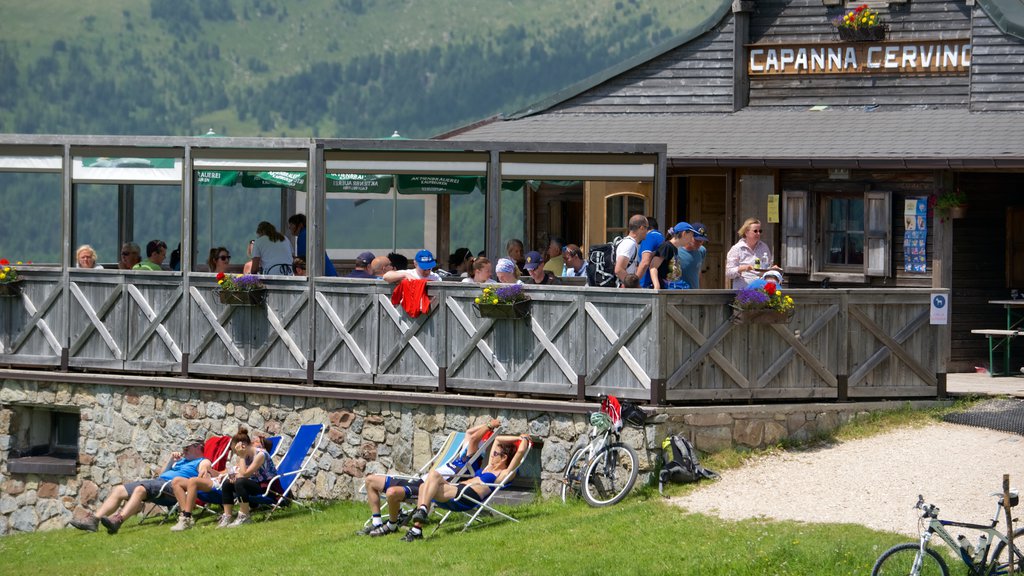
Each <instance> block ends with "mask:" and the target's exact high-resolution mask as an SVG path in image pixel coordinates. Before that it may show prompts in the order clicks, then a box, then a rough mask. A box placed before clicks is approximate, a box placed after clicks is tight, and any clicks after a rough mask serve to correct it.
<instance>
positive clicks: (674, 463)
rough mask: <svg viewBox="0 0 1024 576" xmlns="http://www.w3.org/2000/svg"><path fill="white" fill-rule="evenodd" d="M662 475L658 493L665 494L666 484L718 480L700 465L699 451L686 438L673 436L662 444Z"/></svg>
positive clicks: (715, 475) (716, 475) (715, 474)
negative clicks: (707, 479) (704, 479)
mask: <svg viewBox="0 0 1024 576" xmlns="http://www.w3.org/2000/svg"><path fill="white" fill-rule="evenodd" d="M661 452H662V459H663V460H664V463H663V466H662V467H661V474H659V475H658V492H662V493H663V487H664V484H665V482H676V483H680V484H688V483H690V482H696V481H698V480H700V479H701V478H718V477H719V476H718V474H717V473H715V472H712V471H711V470H708V469H707V468H705V467H703V466H701V465H700V462H699V461H698V460H697V450H695V449H694V447H693V444H691V443H690V441H689V440H687V439H686V437H685V436H682V435H679V434H673V435H672V436H669V437H668V438H665V440H664V441H663V442H662V443H661Z"/></svg>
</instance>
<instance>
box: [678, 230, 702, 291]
mask: <svg viewBox="0 0 1024 576" xmlns="http://www.w3.org/2000/svg"><path fill="white" fill-rule="evenodd" d="M679 224H685V227H684V229H683V232H684V234H683V246H682V247H681V248H680V249H679V255H678V256H677V258H678V259H679V270H680V272H682V277H683V280H684V281H686V283H687V284H689V285H690V288H694V289H696V288H700V272H701V270H702V269H703V268H704V258H705V257H706V256H707V254H708V249H707V248H705V247H704V243H705V242H707V241H708V233H707V228H705V227H704V225H703V224H701V223H700V222H694V223H693V224H686V222H680V223H679ZM679 224H677V226H678V225H679Z"/></svg>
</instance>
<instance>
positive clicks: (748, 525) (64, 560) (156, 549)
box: [0, 489, 905, 576]
mask: <svg viewBox="0 0 1024 576" xmlns="http://www.w3.org/2000/svg"><path fill="white" fill-rule="evenodd" d="M515 514H516V515H517V516H518V517H519V518H520V520H521V522H520V523H518V524H513V523H510V522H502V523H494V524H492V525H489V526H481V527H477V528H474V529H472V530H470V531H469V532H466V533H459V532H458V530H457V528H456V527H455V526H453V527H451V528H449V527H447V526H446V527H445V528H444V529H442V530H441V531H440V532H438V533H437V534H435V535H434V536H432V537H428V538H427V539H425V540H422V541H419V542H414V543H406V542H402V541H400V540H399V536H389V537H384V538H369V537H365V536H356V535H355V530H356V529H358V528H359V527H361V526H362V522H363V521H364V520H365V518H366V507H365V505H364V504H360V503H353V502H346V503H337V504H332V505H330V506H326V507H324V508H322V509H320V510H318V511H316V512H312V513H311V512H307V511H305V510H301V509H295V510H288V511H286V512H285V513H283V514H280V515H278V516H275V517H274V518H273V519H272V520H270V521H269V522H257V523H255V524H251V525H247V526H243V527H240V528H236V529H231V530H216V529H214V527H213V525H214V522H215V520H214V519H213V518H212V517H210V516H207V517H206V518H204V519H202V520H201V521H200V522H199V524H198V526H197V527H196V528H195V529H193V530H191V531H188V532H184V533H171V532H170V531H169V529H170V525H171V524H170V523H168V524H164V525H160V526H158V525H156V524H152V525H151V524H149V523H147V524H144V525H142V526H139V525H138V524H137V523H136V521H135V520H132V521H130V522H129V523H128V524H127V525H126V527H124V528H122V530H121V532H120V533H118V534H117V535H115V536H110V535H108V534H106V533H105V532H104V531H103V530H102V528H101V530H100V532H98V533H95V534H93V533H87V532H80V531H77V530H74V529H73V528H67V529H64V530H58V531H52V532H46V533H34V534H19V535H14V536H8V537H4V538H0V558H2V563H0V566H2V569H0V573H3V574H61V575H67V574H187V573H197V572H204V573H216V574H331V575H334V574H348V573H361V574H363V573H364V574H426V573H431V574H452V575H454V574H487V575H488V576H490V575H493V574H601V575H604V574H702V575H703V574H731V575H735V574H758V575H760V574H833V575H837V574H866V573H868V572H869V571H870V569H871V566H872V564H873V563H874V561H875V559H876V558H877V557H878V556H879V554H881V552H882V551H883V550H885V549H886V548H888V547H889V546H890V545H892V544H894V543H896V542H899V541H903V540H905V538H904V537H901V536H897V535H893V534H884V533H879V532H874V531H871V530H868V529H867V528H864V527H860V526H856V525H852V524H851V525H810V524H799V523H793V522H762V521H750V522H726V521H722V520H718V519H714V518H710V517H707V516H702V515H697V514H689V513H687V512H685V511H684V510H681V509H679V508H676V507H674V506H670V505H667V504H666V503H665V501H664V500H663V499H662V498H661V497H659V496H658V495H657V492H656V491H654V490H651V489H644V490H638V491H634V493H633V494H632V495H631V496H630V497H629V498H627V499H626V500H625V501H623V502H622V503H621V504H619V505H617V506H614V507H611V508H604V509H593V508H589V507H587V506H586V505H585V504H583V503H581V502H576V503H573V504H570V505H563V504H562V503H561V502H560V501H557V500H552V501H545V502H542V503H537V504H531V505H526V506H520V507H518V508H516V509H515ZM850 520H851V521H853V520H856V519H855V518H851V519H850ZM428 534H429V527H428Z"/></svg>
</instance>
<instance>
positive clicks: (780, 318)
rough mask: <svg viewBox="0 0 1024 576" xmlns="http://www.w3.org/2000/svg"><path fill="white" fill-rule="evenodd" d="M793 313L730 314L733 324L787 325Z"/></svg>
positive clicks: (777, 311) (763, 311)
mask: <svg viewBox="0 0 1024 576" xmlns="http://www.w3.org/2000/svg"><path fill="white" fill-rule="evenodd" d="M792 319H793V312H783V311H781V310H771V309H765V310H736V311H735V312H733V314H732V318H731V320H732V323H733V324H789V321H790V320H792Z"/></svg>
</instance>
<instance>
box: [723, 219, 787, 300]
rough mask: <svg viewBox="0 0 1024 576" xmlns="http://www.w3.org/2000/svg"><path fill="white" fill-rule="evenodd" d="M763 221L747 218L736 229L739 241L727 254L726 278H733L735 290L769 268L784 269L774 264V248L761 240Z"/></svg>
mask: <svg viewBox="0 0 1024 576" xmlns="http://www.w3.org/2000/svg"><path fill="white" fill-rule="evenodd" d="M761 231H762V228H761V221H760V220H758V219H757V218H747V219H746V220H744V221H743V226H740V229H739V230H737V231H736V233H737V234H739V236H740V240H739V242H737V243H736V244H734V245H733V247H732V248H730V249H729V253H728V254H727V255H726V256H725V279H726V280H732V288H733V290H740V289H742V288H746V287H747V284H749V283H751V282H753V281H754V280H757V279H758V278H760V277H761V275H762V274H764V273H765V272H766V271H768V270H782V268H779V267H778V266H774V265H772V250H771V248H769V247H768V244H766V243H764V242H763V241H762V240H761Z"/></svg>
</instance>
